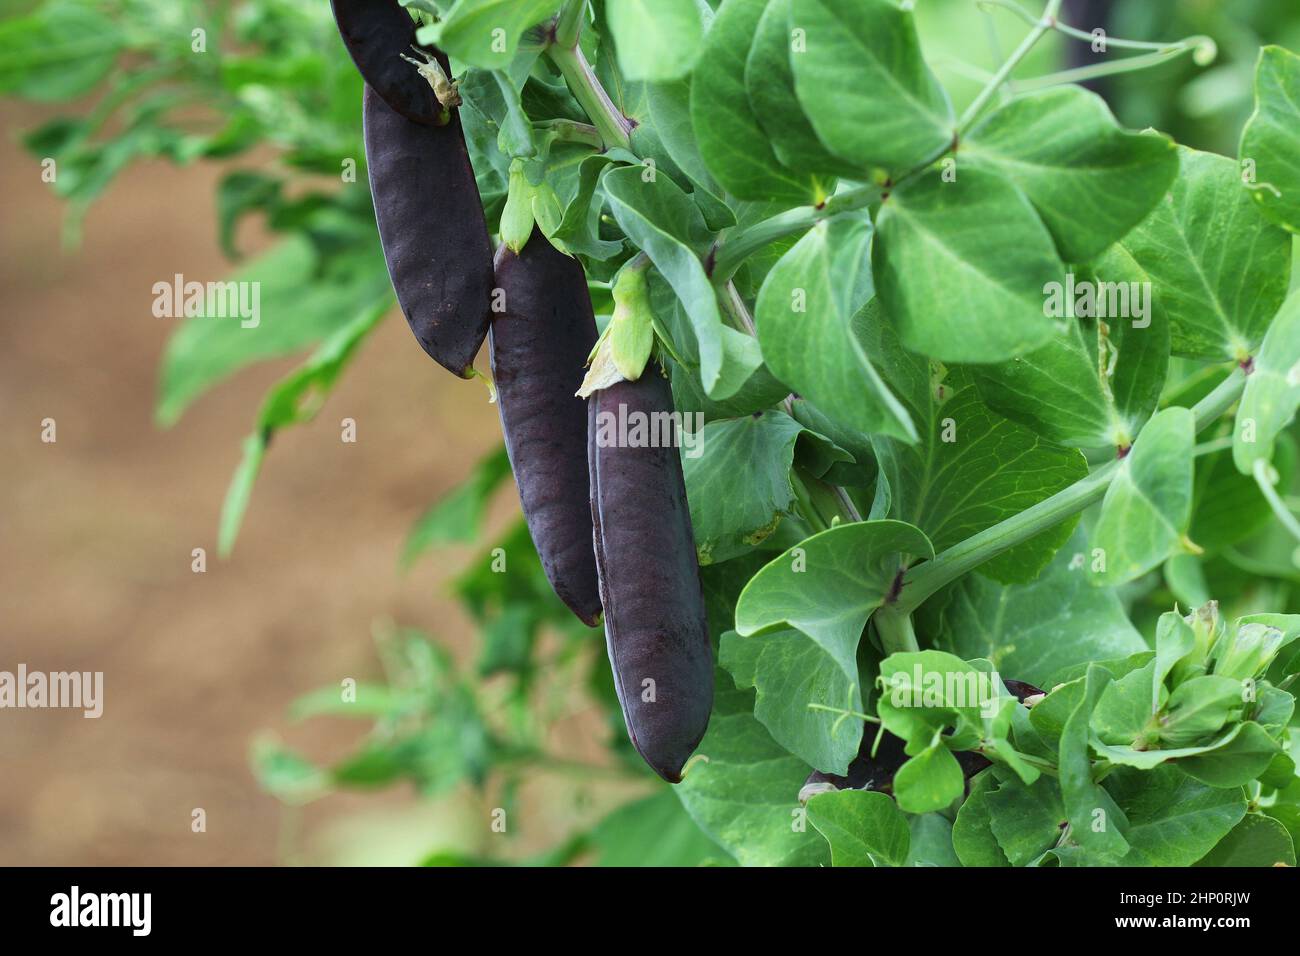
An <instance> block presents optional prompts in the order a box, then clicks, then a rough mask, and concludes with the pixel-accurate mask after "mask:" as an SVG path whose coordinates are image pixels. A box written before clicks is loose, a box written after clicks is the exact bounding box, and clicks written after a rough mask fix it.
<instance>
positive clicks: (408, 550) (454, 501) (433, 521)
mask: <svg viewBox="0 0 1300 956" xmlns="http://www.w3.org/2000/svg"><path fill="white" fill-rule="evenodd" d="M509 476H510V459H509V458H508V457H507V455H506V450H505V448H504V447H498V448H496V449H494V450H493V451H492V452H490V453H489V454H488V455H487V456H486V457H484V458H483V459H482V460H481V461H480V462H479V463H478V464H477V465H475V466H474V472H473V473H472V474H471V475H470V477H469V478H468V479H466V480H465V481H464V482H463V483H462V484H461V485H459V486H458V487H456V488H454V489H452V490H451V491H450V492H448V493H447V494H446V495H444V496H443V497H442V499H441V500H439V501H437V502H435V503H434V504H433V506H432V507H430V508H429V510H428V511H426V512H425V513H424V514H422V515H421V516H420V517H419V519H417V520H416V522H415V524H414V525H412V527H411V531H410V533H409V534H408V535H407V536H406V545H405V547H404V548H403V549H402V564H403V566H405V567H409V566H410V565H411V564H413V563H414V562H415V559H416V558H418V557H419V556H420V555H421V554H423V553H424V552H426V551H430V550H432V549H433V548H437V547H440V546H442V545H446V544H470V543H473V542H475V541H477V540H479V539H480V537H481V536H482V534H483V521H484V518H485V517H486V515H487V506H488V502H489V501H491V499H492V494H493V492H495V491H496V490H497V488H499V487H501V485H502V483H503V482H504V481H505V480H506V478H508V477H509Z"/></svg>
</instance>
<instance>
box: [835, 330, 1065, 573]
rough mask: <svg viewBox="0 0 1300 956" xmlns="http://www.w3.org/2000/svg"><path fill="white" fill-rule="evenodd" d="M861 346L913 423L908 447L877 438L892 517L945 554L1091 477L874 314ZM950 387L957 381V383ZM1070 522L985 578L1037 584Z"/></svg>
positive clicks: (1006, 557) (987, 569)
mask: <svg viewBox="0 0 1300 956" xmlns="http://www.w3.org/2000/svg"><path fill="white" fill-rule="evenodd" d="M859 330H860V333H861V337H862V344H863V346H864V348H865V350H866V352H867V354H868V355H871V356H872V358H873V359H874V360H875V362H876V363H877V364H878V365H879V366H880V369H881V371H882V374H883V375H884V377H885V380H886V382H887V383H888V384H889V386H890V387H891V388H892V390H893V392H894V394H895V395H897V396H898V398H899V400H900V401H901V403H902V405H903V407H904V408H905V409H907V412H908V414H909V415H910V417H911V420H912V421H913V422H915V423H916V426H917V430H918V431H919V432H920V434H921V440H920V442H919V443H917V444H915V445H906V444H904V443H903V442H901V441H898V440H896V439H893V438H889V437H886V436H883V435H881V436H876V437H875V438H874V445H875V449H876V455H877V457H878V458H879V461H880V469H881V474H882V475H884V476H885V478H886V480H887V481H888V483H889V489H890V491H891V493H892V495H893V502H892V507H891V510H890V514H891V515H892V516H893V517H895V518H898V519H900V520H902V521H908V522H910V523H912V524H914V525H916V526H917V527H919V528H920V529H921V530H923V531H924V532H925V533H926V534H927V535H928V536H929V538H930V540H931V541H933V542H934V546H935V548H936V550H940V551H942V550H943V549H945V548H948V547H950V546H952V545H954V544H956V543H958V542H959V541H963V540H965V539H966V538H968V537H970V536H971V535H972V534H975V533H977V532H979V531H983V530H984V529H986V528H989V527H992V526H993V525H995V524H997V523H998V522H999V521H1002V520H1004V519H1006V518H1009V517H1011V516H1012V515H1015V514H1018V513H1020V512H1021V511H1023V510H1024V509H1026V508H1028V507H1030V506H1031V505H1034V504H1037V503H1038V502H1039V501H1042V500H1044V499H1045V498H1048V497H1050V496H1051V495H1053V494H1056V493H1057V492H1058V491H1061V490H1062V489H1064V488H1066V487H1068V486H1069V485H1071V484H1073V483H1074V482H1075V481H1077V480H1079V479H1080V478H1082V477H1084V475H1086V474H1087V464H1086V462H1085V461H1084V459H1083V456H1082V455H1080V454H1079V453H1078V452H1077V451H1074V450H1073V449H1068V448H1062V447H1060V446H1058V445H1053V444H1051V443H1050V442H1047V441H1044V440H1043V439H1041V438H1039V437H1038V436H1037V435H1035V434H1034V433H1033V432H1031V431H1030V430H1029V429H1027V428H1025V427H1024V426H1022V425H1017V424H1015V423H1014V422H1011V421H1008V420H1007V419H1005V418H1003V417H1002V416H1000V415H998V414H996V413H994V412H993V411H991V410H990V409H989V408H987V407H986V406H985V405H984V404H983V403H982V402H981V401H980V399H979V396H978V395H977V393H976V390H975V389H974V388H973V387H971V386H969V385H968V384H967V383H966V379H965V378H964V376H962V375H961V374H955V375H953V374H950V373H946V372H945V370H944V369H943V368H942V367H938V366H932V365H931V363H928V362H926V361H925V359H923V358H919V357H917V356H913V355H910V354H909V353H907V352H905V351H903V349H902V348H900V347H899V344H898V341H897V339H896V338H895V337H894V334H893V331H892V329H891V328H890V327H889V326H888V324H886V323H885V322H883V321H881V320H880V319H879V317H878V315H876V314H875V313H873V312H871V310H867V314H866V315H864V316H863V317H862V322H861V324H860V325H859ZM950 379H951V380H950ZM1072 528H1073V526H1072V524H1071V523H1070V522H1064V523H1062V524H1060V525H1057V526H1056V527H1053V528H1051V529H1049V530H1047V531H1046V532H1044V533H1043V534H1041V535H1039V536H1038V537H1036V538H1034V539H1032V540H1031V541H1029V542H1026V543H1025V544H1023V545H1020V546H1019V547H1016V548H1013V549H1012V550H1010V551H1008V552H1007V553H1005V554H1003V555H1001V556H999V557H997V558H995V559H994V560H993V561H991V562H989V563H987V564H985V565H984V566H983V567H982V568H981V569H980V570H981V571H983V572H984V573H986V574H988V575H990V576H992V577H994V578H996V579H997V580H999V581H1004V582H1024V581H1031V580H1033V579H1034V578H1035V577H1037V575H1038V573H1039V572H1040V571H1041V570H1042V569H1043V568H1044V567H1045V566H1046V565H1047V563H1048V562H1049V561H1050V560H1051V558H1052V555H1053V554H1054V553H1055V552H1056V550H1057V549H1058V548H1059V547H1060V546H1061V545H1062V544H1064V543H1065V542H1066V541H1067V540H1068V539H1069V537H1070V533H1071V531H1072Z"/></svg>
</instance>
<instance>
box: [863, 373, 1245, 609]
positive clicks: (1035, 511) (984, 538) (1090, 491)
mask: <svg viewBox="0 0 1300 956" xmlns="http://www.w3.org/2000/svg"><path fill="white" fill-rule="evenodd" d="M1245 381H1246V380H1245V376H1244V375H1243V374H1242V373H1241V371H1240V370H1238V371H1235V372H1233V373H1232V375H1230V376H1228V378H1226V379H1225V380H1224V381H1223V382H1222V383H1221V384H1220V385H1219V387H1218V388H1216V389H1215V390H1214V391H1213V392H1211V393H1210V394H1209V395H1207V396H1205V398H1203V399H1201V400H1200V401H1199V402H1197V403H1196V405H1195V406H1194V407H1193V408H1192V414H1193V415H1194V416H1195V417H1196V428H1197V430H1198V431H1199V430H1201V429H1203V428H1205V427H1207V426H1208V425H1210V424H1211V423H1212V422H1213V421H1214V420H1215V419H1217V418H1218V417H1219V416H1220V415H1222V414H1223V413H1224V412H1226V411H1227V410H1228V409H1229V408H1231V407H1232V405H1233V404H1234V403H1235V402H1236V401H1237V398H1238V397H1239V396H1240V395H1241V391H1242V389H1243V388H1245ZM1119 467H1120V463H1119V462H1118V461H1113V462H1111V463H1110V464H1108V465H1105V466H1103V467H1102V468H1099V469H1098V470H1096V471H1094V472H1093V473H1092V474H1090V475H1088V477H1086V478H1081V479H1079V480H1078V481H1076V482H1075V483H1074V484H1072V485H1071V486H1070V487H1068V488H1065V489H1063V490H1062V491H1059V492H1057V493H1056V494H1054V495H1052V497H1050V498H1047V499H1045V500H1043V501H1040V502H1039V503H1038V504H1036V505H1034V506H1033V507H1032V508H1029V509H1027V510H1025V511H1022V512H1020V513H1019V514H1017V515H1012V516H1011V517H1010V518H1007V519H1006V520H1005V521H1001V522H999V523H998V524H995V525H994V526H993V527H991V528H986V529H985V530H983V531H981V532H979V533H978V534H975V535H971V537H969V538H967V539H966V540H965V541H962V542H961V543H959V544H955V545H953V546H952V547H951V548H949V549H948V550H947V551H944V552H941V553H940V554H939V555H937V556H936V557H935V559H934V560H933V561H927V562H925V563H924V564H919V565H917V566H916V567H915V568H913V569H912V570H911V571H910V572H908V575H907V577H906V578H905V579H904V581H903V590H902V593H901V595H900V596H899V599H898V601H897V603H896V604H895V606H894V607H895V610H897V611H898V612H899V613H903V614H907V613H911V612H912V611H914V610H916V609H917V608H918V607H920V606H921V604H922V603H924V602H925V601H926V599H928V598H929V597H930V596H931V595H933V594H934V593H935V592H936V591H938V590H939V589H940V588H942V587H944V586H945V585H947V584H950V583H951V582H953V581H955V580H957V578H959V577H961V576H962V575H963V574H966V573H967V572H969V571H973V570H974V569H975V568H977V567H979V566H980V565H981V564H983V563H984V562H985V561H988V560H989V559H991V558H995V557H997V556H998V555H999V554H1001V553H1002V552H1003V551H1006V550H1007V549H1008V548H1014V547H1015V546H1016V545H1018V544H1022V543H1023V542H1025V541H1028V540H1029V539H1030V538H1032V537H1034V536H1035V535H1037V534H1038V533H1039V532H1041V531H1043V530H1045V529H1047V528H1050V527H1052V526H1053V525H1056V524H1059V523H1060V522H1062V521H1064V520H1066V519H1067V518H1070V517H1072V516H1074V515H1076V514H1078V513H1079V512H1080V511H1082V510H1084V509H1085V508H1087V507H1088V506H1089V505H1090V504H1092V503H1093V502H1096V501H1100V500H1101V498H1102V497H1103V496H1104V495H1105V494H1106V489H1107V488H1109V487H1110V483H1111V480H1112V479H1113V478H1114V477H1115V475H1116V473H1117V472H1118V471H1119ZM876 613H877V615H879V613H880V612H876Z"/></svg>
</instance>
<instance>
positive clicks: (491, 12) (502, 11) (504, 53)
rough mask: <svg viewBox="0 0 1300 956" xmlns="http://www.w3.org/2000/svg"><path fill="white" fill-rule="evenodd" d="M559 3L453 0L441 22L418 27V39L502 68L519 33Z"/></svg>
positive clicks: (484, 65) (469, 60)
mask: <svg viewBox="0 0 1300 956" xmlns="http://www.w3.org/2000/svg"><path fill="white" fill-rule="evenodd" d="M559 6H560V0H456V3H455V5H454V6H452V8H451V9H450V10H449V11H447V14H446V15H445V16H444V17H443V18H442V20H441V22H439V23H436V24H434V25H433V26H428V27H421V28H420V41H421V42H424V41H426V40H431V41H432V42H433V43H435V44H437V46H438V47H439V48H440V49H442V50H444V51H446V53H447V55H448V56H452V57H455V58H456V59H458V60H464V61H465V62H466V63H468V64H470V65H471V66H477V67H480V68H481V69H485V70H504V69H505V68H506V67H508V66H509V65H510V61H511V60H513V59H514V58H515V52H516V51H517V50H518V49H519V37H520V35H521V34H522V33H523V32H524V31H525V30H526V29H528V28H529V27H531V26H533V25H534V24H537V23H541V22H542V21H543V20H545V19H546V18H547V17H548V16H550V15H551V14H553V13H555V11H556V10H557V9H558V8H559ZM426 34H427V36H426Z"/></svg>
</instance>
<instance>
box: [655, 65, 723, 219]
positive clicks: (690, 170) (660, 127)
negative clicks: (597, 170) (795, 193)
mask: <svg viewBox="0 0 1300 956" xmlns="http://www.w3.org/2000/svg"><path fill="white" fill-rule="evenodd" d="M643 89H644V92H645V105H646V112H647V116H648V118H649V123H650V125H653V126H654V128H655V132H656V133H657V134H658V136H659V141H660V144H661V145H662V146H663V148H664V149H665V150H666V151H667V153H668V155H669V156H670V157H671V158H672V160H673V162H674V163H676V164H677V166H679V167H680V168H681V170H682V173H683V174H684V175H686V176H687V177H688V178H689V179H690V181H691V182H692V183H693V184H694V188H695V193H696V199H697V201H698V200H699V199H700V196H699V193H700V192H701V191H703V192H705V193H707V194H708V195H709V196H710V197H712V198H713V199H714V200H716V202H714V203H710V204H709V207H708V208H709V210H716V211H717V212H718V213H719V214H721V215H723V216H725V217H728V219H727V221H719V222H714V221H713V219H711V218H710V212H709V211H708V210H706V212H705V217H704V218H705V220H706V221H707V222H708V223H709V228H710V229H725V228H727V227H728V226H730V225H735V216H734V215H733V214H732V212H731V210H730V208H728V207H727V206H726V205H725V204H724V203H723V202H722V196H723V192H724V190H723V189H722V187H721V186H719V185H718V183H717V182H716V181H715V180H714V178H713V174H712V173H710V172H709V167H708V165H707V164H706V163H705V162H704V157H703V156H701V155H700V148H699V145H698V144H697V143H696V142H695V129H694V128H693V127H692V126H691V80H690V77H684V78H682V79H680V80H673V81H671V82H665V83H646V84H644V85H643ZM701 208H703V204H702V205H701Z"/></svg>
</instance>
